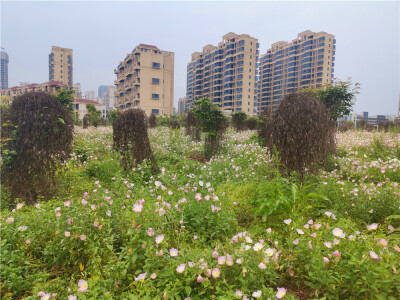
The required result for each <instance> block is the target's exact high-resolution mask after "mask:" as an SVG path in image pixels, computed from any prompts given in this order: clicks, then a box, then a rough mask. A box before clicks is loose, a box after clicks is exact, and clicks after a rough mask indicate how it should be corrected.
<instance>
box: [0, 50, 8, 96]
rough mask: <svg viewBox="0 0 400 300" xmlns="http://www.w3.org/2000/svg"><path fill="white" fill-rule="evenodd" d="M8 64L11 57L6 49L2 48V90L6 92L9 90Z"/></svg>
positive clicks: (0, 59)
mask: <svg viewBox="0 0 400 300" xmlns="http://www.w3.org/2000/svg"><path fill="white" fill-rule="evenodd" d="M8 62H9V57H8V54H7V52H6V50H4V48H1V54H0V67H1V86H0V90H4V89H7V88H8Z"/></svg>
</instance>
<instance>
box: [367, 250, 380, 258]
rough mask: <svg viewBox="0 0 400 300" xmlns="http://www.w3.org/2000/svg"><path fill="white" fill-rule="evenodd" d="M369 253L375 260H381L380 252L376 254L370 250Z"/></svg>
mask: <svg viewBox="0 0 400 300" xmlns="http://www.w3.org/2000/svg"><path fill="white" fill-rule="evenodd" d="M369 255H370V256H371V258H372V259H373V260H379V257H378V254H376V253H375V252H374V251H369Z"/></svg>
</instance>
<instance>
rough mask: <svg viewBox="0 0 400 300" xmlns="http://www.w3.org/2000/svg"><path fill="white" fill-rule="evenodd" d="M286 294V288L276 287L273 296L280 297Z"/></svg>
mask: <svg viewBox="0 0 400 300" xmlns="http://www.w3.org/2000/svg"><path fill="white" fill-rule="evenodd" d="M285 295H286V289H285V288H278V292H277V293H276V295H275V297H276V298H278V299H282V298H283V297H285Z"/></svg>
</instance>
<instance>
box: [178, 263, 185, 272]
mask: <svg viewBox="0 0 400 300" xmlns="http://www.w3.org/2000/svg"><path fill="white" fill-rule="evenodd" d="M185 267H186V264H180V265H179V266H178V267H177V268H176V271H177V272H178V273H183V272H184V271H185Z"/></svg>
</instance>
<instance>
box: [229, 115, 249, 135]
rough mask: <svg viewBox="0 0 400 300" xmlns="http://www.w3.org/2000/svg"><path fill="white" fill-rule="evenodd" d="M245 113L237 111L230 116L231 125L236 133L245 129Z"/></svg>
mask: <svg viewBox="0 0 400 300" xmlns="http://www.w3.org/2000/svg"><path fill="white" fill-rule="evenodd" d="M246 119H247V115H246V113H244V112H242V111H239V112H235V113H233V114H232V125H233V128H235V129H236V131H242V130H245V129H246Z"/></svg>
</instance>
